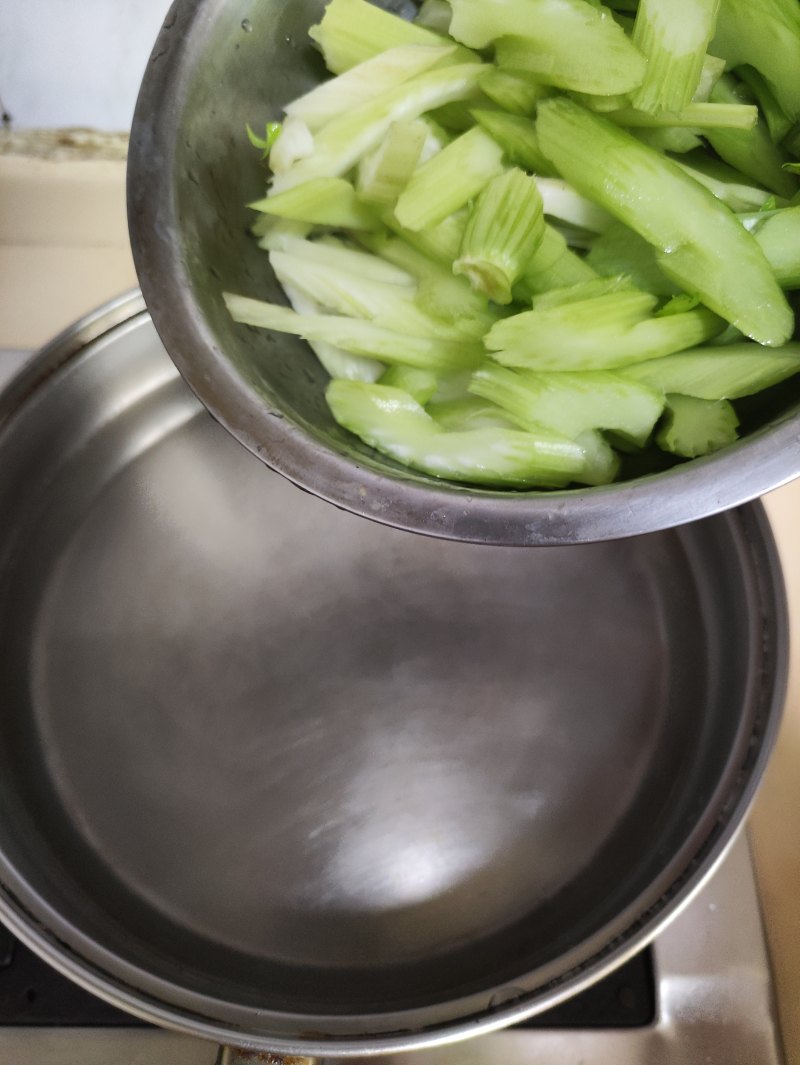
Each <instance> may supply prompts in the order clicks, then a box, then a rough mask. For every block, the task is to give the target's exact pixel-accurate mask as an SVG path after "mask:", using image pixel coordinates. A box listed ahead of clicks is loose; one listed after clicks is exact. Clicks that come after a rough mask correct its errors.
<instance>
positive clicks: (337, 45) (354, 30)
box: [308, 0, 474, 92]
mask: <svg viewBox="0 0 800 1065" xmlns="http://www.w3.org/2000/svg"><path fill="white" fill-rule="evenodd" d="M308 35H309V37H310V38H311V39H312V41H315V42H316V43H317V44H318V45H319V47H320V49H321V50H322V54H323V55H324V57H325V64H326V66H327V67H328V70H330V71H331V72H332V73H334V74H343V73H344V72H345V71H346V70H350V69H351V68H352V67H355V66H357V65H358V64H359V63H363V62H364V61H365V60H367V59H372V57H373V56H376V55H379V54H380V53H381V52H386V51H388V50H389V49H390V48H398V47H402V46H404V45H413V44H422V45H430V46H433V47H436V46H439V45H441V43H442V39H441V37H440V36H439V35H438V34H437V33H434V32H433V31H432V30H429V29H426V28H425V27H424V26H417V25H415V24H414V23H413V22H406V20H405V19H402V18H400V17H399V16H398V15H393V14H391V13H390V12H388V11H383V10H382V9H381V8H379V7H377V6H376V5H375V4H371V3H368V2H367V0H330V3H329V4H328V6H327V7H326V8H325V14H324V15H323V16H322V21H321V22H320V23H319V24H318V25H317V26H312V27H311V29H310V30H309V31H308ZM457 51H458V61H459V62H464V61H466V60H468V59H470V58H474V56H472V54H471V53H469V52H467V50H466V48H459V49H458V50H457ZM366 91H367V92H369V91H370V90H369V86H367V87H366Z"/></svg>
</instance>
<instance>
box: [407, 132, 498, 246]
mask: <svg viewBox="0 0 800 1065" xmlns="http://www.w3.org/2000/svg"><path fill="white" fill-rule="evenodd" d="M502 169H503V152H502V150H501V149H500V147H499V146H498V145H497V144H496V143H495V141H493V140H492V138H491V137H489V136H488V135H487V134H486V133H484V132H483V130H481V129H478V128H476V129H472V130H470V131H469V132H468V133H464V134H463V135H462V136H460V137H458V138H457V139H456V140H454V141H453V143H452V144H448V146H447V147H446V148H444V149H443V150H442V151H441V152H439V154H438V155H435V156H434V157H433V159H431V160H430V161H429V162H427V163H425V164H424V165H423V166H421V167H420V168H419V169H418V170H417V172H416V173H415V174H414V176H413V177H412V178H411V181H410V182H409V184H408V186H407V187H406V189H405V190H404V191H403V193H402V195H401V196H400V198H399V200H398V201H397V206H396V207H395V212H394V213H395V217H396V218H397V220H398V222H399V223H400V225H401V226H402V227H403V228H404V229H409V230H411V231H412V232H418V231H419V230H421V229H426V228H427V227H429V226H433V225H436V224H437V223H439V222H442V221H444V219H445V218H447V217H448V216H449V215H451V214H453V212H454V211H457V210H458V209H459V208H460V207H463V206H464V205H465V204H466V203H468V202H469V201H470V200H471V199H473V197H474V196H476V195H477V194H478V193H479V192H480V191H481V189H482V188H483V187H484V186H485V185H486V184H487V182H489V181H490V180H491V179H492V178H493V177H495V176H496V175H497V174H499V173H501V172H502Z"/></svg>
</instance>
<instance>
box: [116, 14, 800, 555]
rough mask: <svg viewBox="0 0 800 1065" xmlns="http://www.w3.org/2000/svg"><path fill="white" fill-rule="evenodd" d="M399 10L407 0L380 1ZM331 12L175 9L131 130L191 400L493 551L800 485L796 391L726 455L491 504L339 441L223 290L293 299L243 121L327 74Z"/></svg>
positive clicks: (329, 476)
mask: <svg viewBox="0 0 800 1065" xmlns="http://www.w3.org/2000/svg"><path fill="white" fill-rule="evenodd" d="M383 6H385V7H388V8H391V9H392V10H394V11H399V12H400V13H404V14H409V13H411V12H413V10H414V5H413V4H412V3H410V2H408V0H388V2H387V0H383ZM323 7H324V4H323V2H322V0H292V2H291V3H289V2H287V0H178V2H177V3H176V4H175V5H174V6H173V8H172V10H171V12H170V15H169V17H168V18H167V21H166V22H165V24H164V27H163V29H162V31H161V34H160V36H159V38H158V41H157V43H156V45H155V48H154V51H153V55H152V58H151V60H150V63H149V65H148V69H147V73H146V75H145V78H144V82H143V85H142V91H141V96H140V99H139V104H138V107H137V111H136V117H135V120H134V125H133V133H132V141H131V154H130V164H129V210H130V225H131V235H132V240H133V249H134V256H135V260H136V265H137V269H138V272H139V278H140V282H141V286H142V290H143V292H144V296H145V299H146V301H147V306H148V308H149V310H150V313H151V314H152V316H153V320H154V322H155V325H156V328H157V329H158V332H159V334H160V335H161V338H162V340H163V341H164V343H165V345H166V348H167V350H168V351H169V353H170V355H171V356H172V358H173V359H174V361H175V363H176V364H177V366H178V368H179V370H180V371H181V373H182V374H183V376H184V377H185V379H186V380H187V381H188V383H189V385H190V386H191V388H192V389H193V390H194V392H195V393H196V395H197V396H198V397H199V399H200V400H201V401H202V403H203V404H204V405H205V406H206V407H207V408H208V410H209V411H210V412H211V413H212V414H213V415H214V417H215V418H216V419H217V420H218V421H219V422H221V423H222V425H223V426H225V428H226V429H228V430H229V431H230V432H231V433H233V435H234V436H236V437H237V438H238V439H239V440H240V441H241V442H242V443H243V444H245V445H246V446H247V447H248V448H249V449H250V450H251V451H252V452H254V453H255V454H257V455H258V456H259V458H261V459H262V460H263V461H264V462H266V463H267V464H268V465H269V466H271V467H272V468H273V469H274V470H277V471H278V472H279V473H281V474H283V475H284V476H285V477H287V478H289V480H291V481H293V482H294V483H295V484H297V485H300V486H301V487H302V488H305V489H307V490H308V491H310V492H313V493H314V494H315V495H317V496H320V497H321V498H323V499H327V500H329V501H330V502H332V503H335V504H336V505H337V506H339V507H343V508H345V509H346V510H349V511H352V512H353V513H355V514H360V515H363V516H365V517H368V518H372V519H373V520H376V521H379V522H383V523H384V524H386V525H392V526H395V527H397V528H400V529H409V530H414V531H417V532H422V533H427V534H429V535H433V536H438V537H444V538H449V539H452V540H466V541H471V542H481V543H492V544H572V543H581V542H586V541H593V540H608V539H614V538H620V537H625V536H631V535H634V534H638V533H643V532H650V531H653V530H657V529H664V528H669V527H672V526H676V525H680V524H682V523H685V522H690V521H695V520H697V519H699V518H703V517H705V516H708V515H711V514H715V513H718V512H719V511H722V510H725V509H728V508H730V507H733V506H736V505H738V504H740V503H743V502H745V501H747V500H750V499H754V498H756V497H758V496H760V495H762V494H764V493H765V492H768V491H770V490H771V489H773V488H776V487H778V486H779V485H781V484H783V483H785V482H787V481H789V480H791V479H792V478H794V477H795V476H797V474H798V473H800V419H798V411H800V404H799V403H798V399H800V385H798V384H797V383H794V384H791V383H790V384H789V385H786V386H784V387H783V388H782V389H780V390H778V391H777V392H776V393H774V394H770V395H769V396H766V397H764V398H763V399H762V400H761V401H760V402H758V403H755V404H753V405H752V409H751V410H750V411H749V413H748V432H747V436H746V439H743V440H742V441H741V442H740V443H738V444H736V445H735V446H733V447H730V448H728V449H727V450H725V451H724V452H722V453H719V454H717V455H715V456H712V457H709V458H707V459H702V460H695V461H694V462H692V463H690V464H687V465H683V466H680V467H677V468H674V469H671V470H668V471H666V472H663V473H659V474H656V475H651V476H646V477H641V478H639V479H636V480H633V481H629V482H626V483H621V484H617V485H613V486H611V487H606V488H594V489H589V490H576V491H563V492H546V493H542V492H526V493H514V492H491V491H479V490H476V489H472V488H470V489H467V488H463V487H459V486H457V485H452V484H447V483H442V482H440V481H437V480H435V479H433V478H430V477H426V476H423V475H418V474H413V473H410V472H409V471H408V470H405V469H403V468H401V467H399V466H397V465H395V464H394V463H393V462H391V461H390V460H388V459H386V458H383V457H382V456H380V455H378V454H377V453H375V452H374V451H372V450H370V449H369V448H367V447H366V446H364V445H362V444H361V443H360V442H359V441H358V440H356V439H355V438H354V437H352V436H350V435H349V434H347V433H345V432H344V431H343V430H341V429H340V428H339V427H338V426H337V425H336V424H335V423H334V421H333V419H332V418H331V416H330V413H329V412H328V410H327V407H326V405H325V401H324V397H323V389H324V383H325V374H324V371H323V370H322V369H321V367H320V366H319V364H318V363H317V361H316V359H315V358H314V356H313V354H312V353H311V351H310V349H309V348H308V347H307V346H306V345H305V344H304V343H303V342H302V341H299V340H296V339H293V338H291V337H285V336H276V335H271V334H267V333H264V332H258V331H256V330H252V329H248V328H245V327H241V326H237V325H234V324H233V322H232V321H230V320H229V318H228V316H227V314H226V312H225V309H224V307H223V306H222V302H221V299H220V292H221V291H222V290H223V289H230V290H232V291H236V292H242V293H243V294H245V295H250V296H256V297H260V298H262V299H270V300H274V301H281V302H285V301H284V300H283V297H282V293H281V290H280V287H279V285H278V284H277V282H276V281H275V278H274V277H273V276H272V273H271V271H270V268H269V265H268V263H267V261H266V256H265V255H264V253H263V252H262V251H260V250H259V249H258V248H257V247H256V245H255V241H254V240H253V239H252V238H251V237H250V236H249V235H248V232H247V227H248V221H249V219H250V217H251V216H250V212H248V211H247V210H246V208H245V206H244V205H245V204H246V203H247V202H249V201H252V200H253V199H256V198H258V197H259V196H261V195H263V180H264V175H263V172H262V171H260V169H259V167H258V165H257V162H256V160H255V158H254V153H253V150H252V148H251V147H250V145H249V144H248V142H247V138H246V137H245V136H244V125H245V122H246V121H250V122H252V123H259V122H261V121H262V120H267V119H276V118H278V117H279V116H280V113H281V109H282V107H283V105H285V104H286V103H287V102H288V101H289V100H291V99H292V98H293V97H294V96H296V95H297V94H298V93H300V92H301V91H303V90H305V89H307V88H308V87H310V86H311V85H312V84H314V83H315V82H317V81H318V80H319V79H320V78H321V77H323V75H324V70H323V65H322V62H321V59H320V57H319V56H318V55H317V54H316V53H315V52H314V51H313V49H312V48H311V47H310V44H309V41H308V38H307V34H306V31H307V29H308V27H309V26H310V25H311V24H312V23H314V22H315V21H317V20H318V19H319V16H320V14H321V12H322V9H323Z"/></svg>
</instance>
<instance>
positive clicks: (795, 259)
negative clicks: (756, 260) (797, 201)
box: [739, 207, 800, 289]
mask: <svg viewBox="0 0 800 1065" xmlns="http://www.w3.org/2000/svg"><path fill="white" fill-rule="evenodd" d="M739 221H740V222H741V223H742V225H743V226H744V227H745V228H746V229H748V230H749V231H750V232H751V233H752V234H753V236H754V237H755V238H756V240H757V241H758V243H759V244H760V246H761V248H762V250H763V252H764V254H765V255H766V257H767V259H768V260H769V264H770V266H771V267H772V270H773V272H774V274H775V277H776V278H777V280H778V283H779V284H780V286H781V287H782V288H785V289H796V288H800V207H786V208H784V209H783V210H779V211H767V212H765V213H763V214H750V215H741V216H740V218H739Z"/></svg>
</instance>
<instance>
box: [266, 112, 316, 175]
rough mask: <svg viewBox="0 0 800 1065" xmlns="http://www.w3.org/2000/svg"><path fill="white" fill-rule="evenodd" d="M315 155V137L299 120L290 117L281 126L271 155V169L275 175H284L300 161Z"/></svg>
mask: <svg viewBox="0 0 800 1065" xmlns="http://www.w3.org/2000/svg"><path fill="white" fill-rule="evenodd" d="M313 154H314V136H313V134H312V132H311V130H310V129H309V128H308V126H307V125H306V124H305V122H303V121H302V120H301V119H299V118H296V117H295V118H293V117H291V116H289V117H288V118H286V119H285V120H284V122H283V125H282V126H281V132H280V134H279V135H278V137H276V138H275V143H274V144H273V145H272V148H271V149H270V153H269V167H270V170H271V171H272V172H273V174H283V173H285V172H286V171H287V170H288V169H289V168H290V167H291V166H294V164H295V163H296V162H298V161H299V160H300V159H307V158H308V157H309V156H310V155H313Z"/></svg>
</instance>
